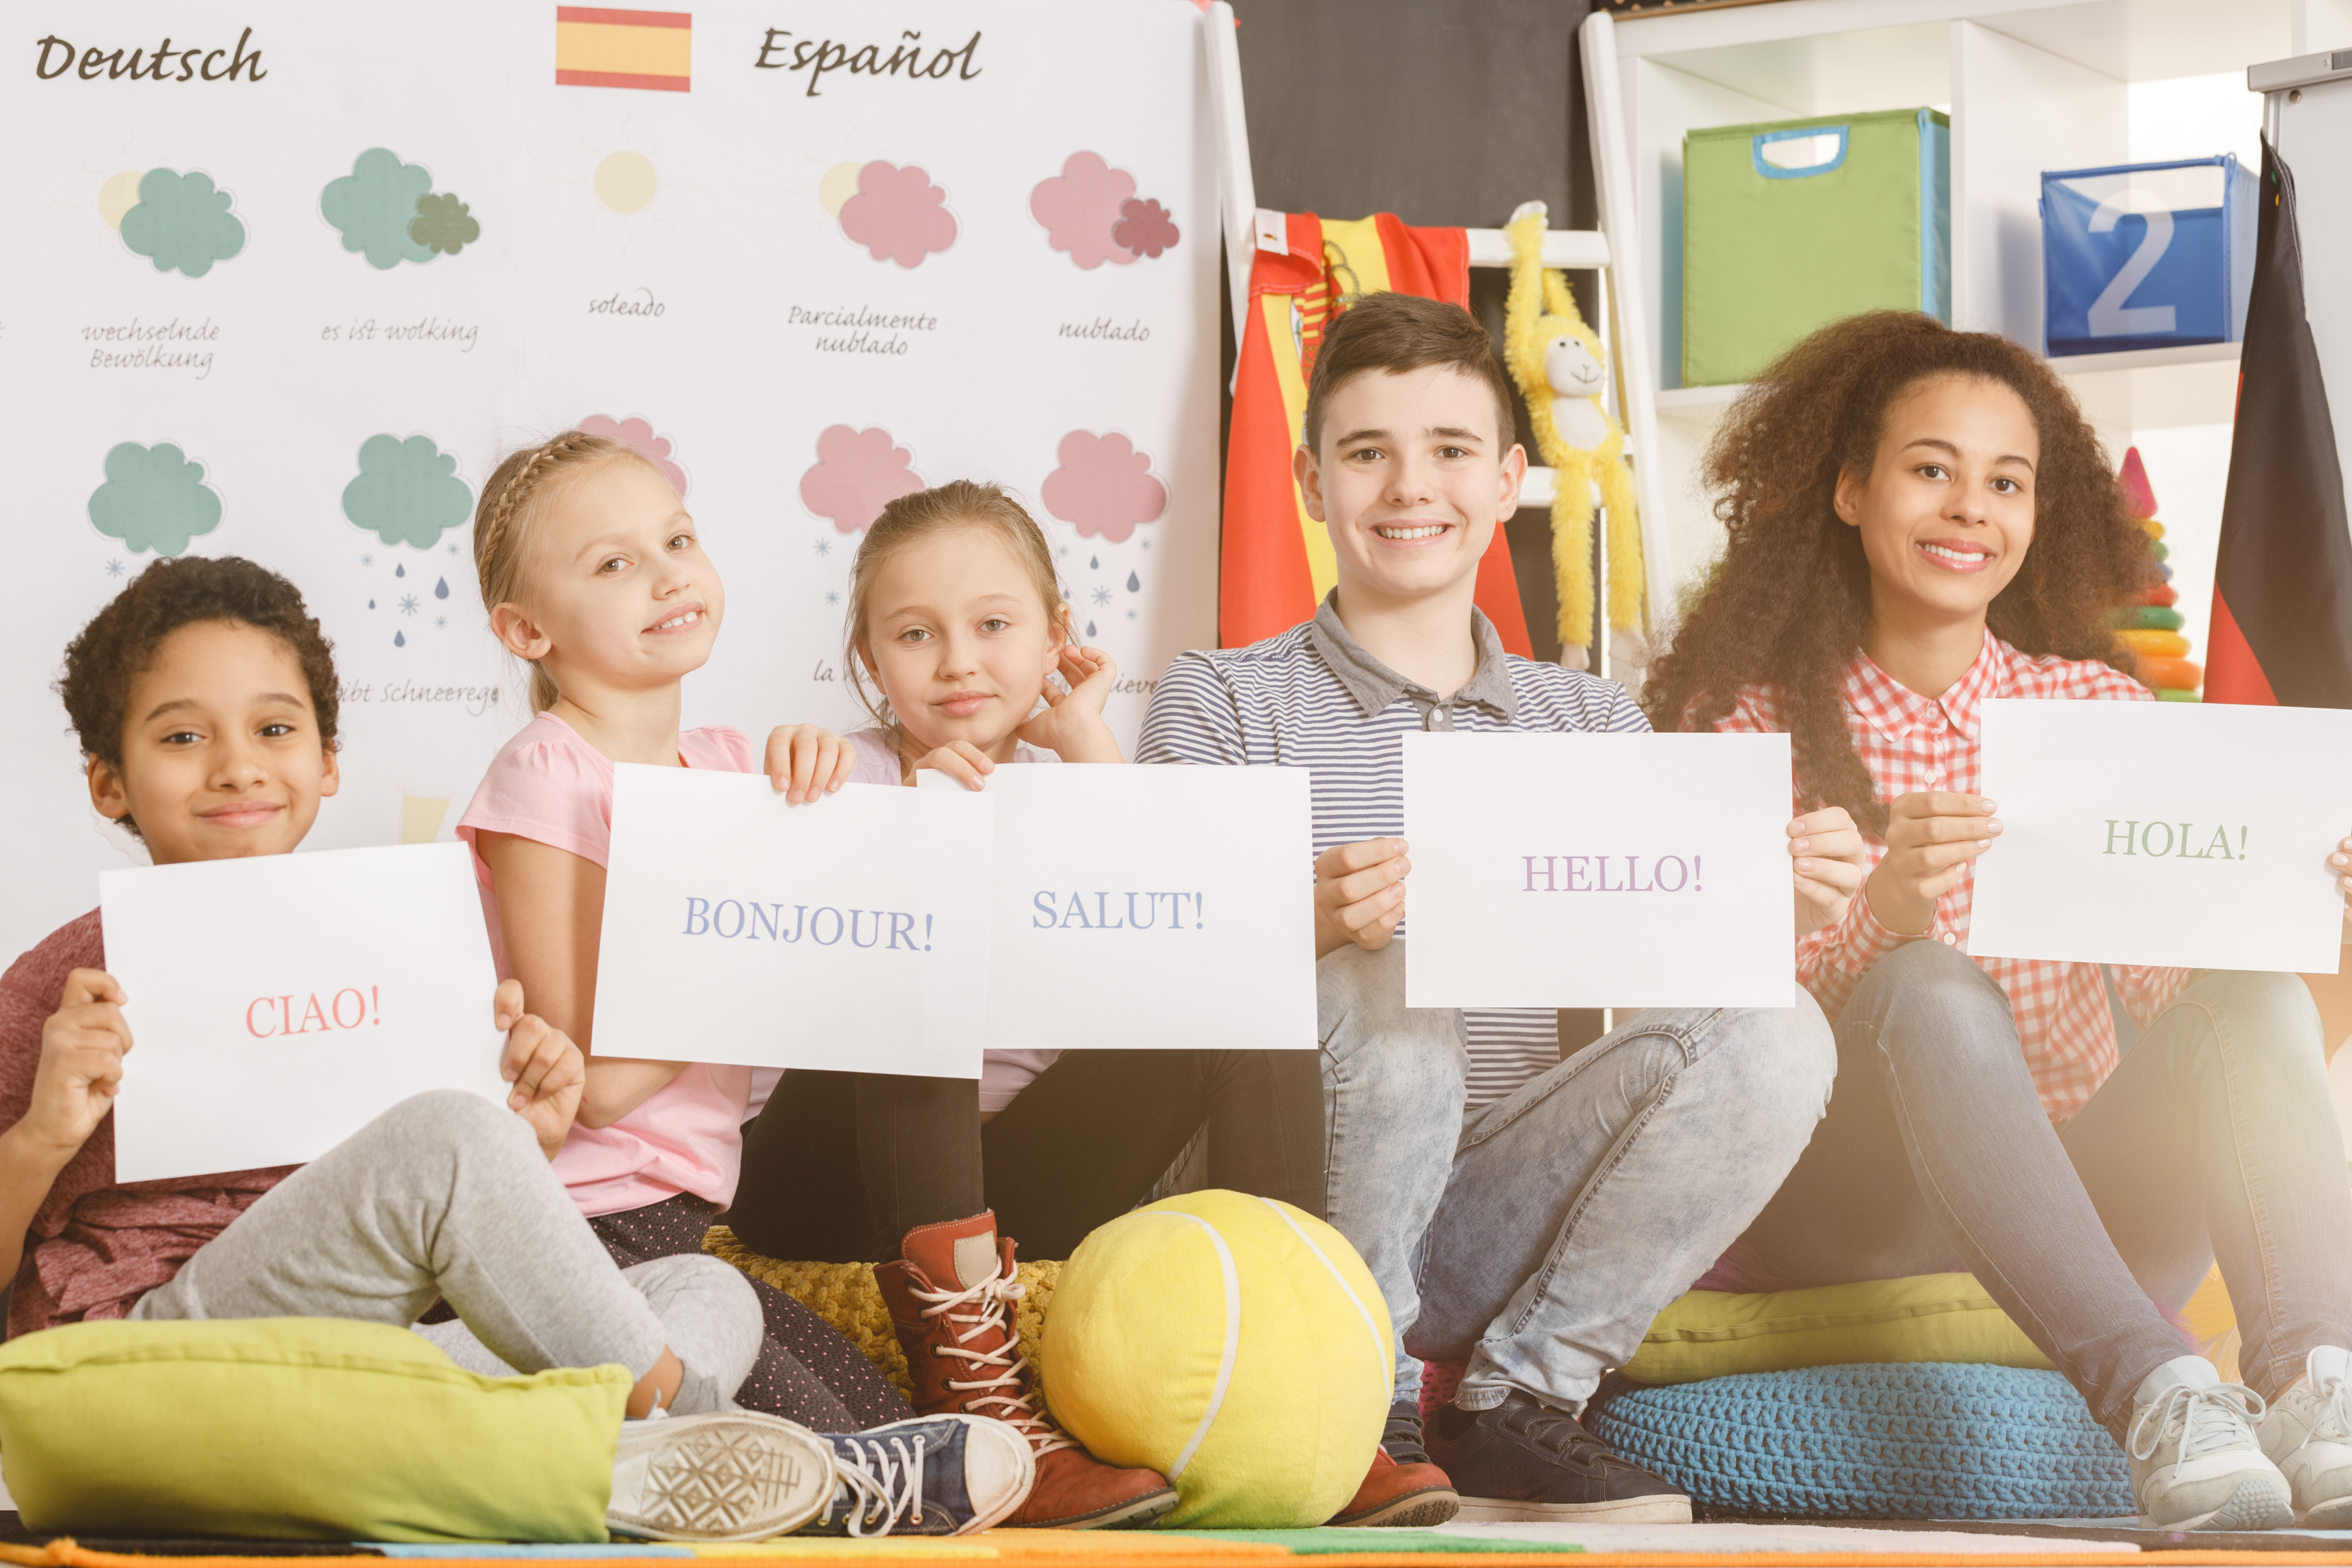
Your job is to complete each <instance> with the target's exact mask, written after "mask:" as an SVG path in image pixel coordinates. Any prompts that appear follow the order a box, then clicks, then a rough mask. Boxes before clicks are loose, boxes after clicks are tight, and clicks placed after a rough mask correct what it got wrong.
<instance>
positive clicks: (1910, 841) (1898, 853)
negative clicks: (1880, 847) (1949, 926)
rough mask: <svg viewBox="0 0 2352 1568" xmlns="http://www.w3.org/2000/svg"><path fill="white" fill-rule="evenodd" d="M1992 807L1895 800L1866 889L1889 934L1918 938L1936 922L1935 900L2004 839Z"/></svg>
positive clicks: (1942, 797) (1938, 795) (1979, 802)
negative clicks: (1880, 853)
mask: <svg viewBox="0 0 2352 1568" xmlns="http://www.w3.org/2000/svg"><path fill="white" fill-rule="evenodd" d="M1992 813H1993V804H1992V802H1990V801H1989V800H1986V799H1984V798H1983V797H1982V796H1980V795H1950V794H1947V793H1944V792H1941V791H1932V792H1927V793H1923V794H1919V795H1897V796H1895V804H1894V805H1893V806H1892V807H1890V808H1889V809H1888V814H1887V819H1886V853H1885V855H1884V856H1882V857H1881V858H1880V859H1879V862H1878V868H1877V869H1876V870H1874V871H1873V872H1871V874H1870V881H1869V883H1868V887H1869V893H1868V897H1869V899H1870V912H1871V913H1872V914H1874V915H1876V916H1877V917H1878V923H1879V924H1881V925H1883V926H1885V928H1886V929H1887V930H1888V931H1895V932H1898V933H1900V934H1902V935H1905V936H1916V935H1917V934H1919V933H1920V932H1921V931H1926V930H1927V927H1928V926H1929V925H1930V924H1932V923H1933V922H1934V921H1935V919H1936V900H1937V899H1940V898H1942V897H1943V896H1944V895H1945V894H1946V893H1948V892H1950V891H1951V890H1952V889H1954V888H1956V887H1958V885H1959V881H1960V879H1961V878H1963V877H1965V876H1967V875H1968V874H1969V863H1970V862H1971V861H1973V860H1974V859H1975V858H1977V857H1978V856H1979V855H1981V854H1983V853H1984V852H1985V851H1986V850H1988V849H1990V848H1991V847H1992V841H1993V840H1994V839H1995V838H1997V837H2000V820H1999V819H1998V818H1996V817H1995V816H1993V814H1992Z"/></svg>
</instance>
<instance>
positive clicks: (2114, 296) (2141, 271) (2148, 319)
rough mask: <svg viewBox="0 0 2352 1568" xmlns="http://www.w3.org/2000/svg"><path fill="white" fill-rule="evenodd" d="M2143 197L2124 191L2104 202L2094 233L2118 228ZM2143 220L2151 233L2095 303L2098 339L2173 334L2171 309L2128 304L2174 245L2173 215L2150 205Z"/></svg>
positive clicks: (2094, 332) (2095, 219) (2094, 220)
mask: <svg viewBox="0 0 2352 1568" xmlns="http://www.w3.org/2000/svg"><path fill="white" fill-rule="evenodd" d="M2139 195H2140V193H2139V192H2138V191H2137V190H2122V191H2118V192H2116V194H2115V195H2111V196H2109V197H2108V198H2107V199H2106V200H2105V201H2103V202H2101V203H2100V204H2099V207H2098V210H2097V211H2096V212H2095V213H2093V214H2092V215H2091V232H2092V233H2093V234H2105V233H2106V232H2108V231H2109V230H2110V229H2112V228H2114V227H2115V226H2116V224H2117V223H2118V222H2120V221H2122V218H2123V216H2124V214H2125V213H2126V211H2129V210H2130V209H2131V208H2132V206H2133V205H2135V201H2136V198H2138V197H2139ZM2139 216H2141V217H2143V218H2146V219H2147V233H2146V234H2144V235H2142V236H2141V237H2140V242H2139V248H2138V249H2137V250H2135V251H2133V252H2132V253H2131V258H2130V259H2129V260H2127V261H2126V262H2125V263H2124V265H2123V270H2122V271H2120V272H2117V273H2116V275H2115V277H2114V279H2111V280H2110V281H2109V282H2108V284H2107V286H2106V287H2105V289H2101V290H2100V292H2099V297H2098V298H2097V299H2095V300H2092V301H2091V309H2090V327H2091V335H2092V336H2093V337H2095V338H2125V337H2132V336H2135V335H2137V334H2138V333H2141V332H2168V331H2172V330H2173V313H2172V307H2171V306H2169V305H2126V304H2125V303H2124V301H2125V300H2128V299H2130V298H2131V295H2132V290H2133V289H2137V288H2138V287H2139V286H2140V284H2141V282H2142V281H2144V280H2145V279H2147V275H2148V274H2149V273H2151V272H2153V271H2155V270H2156V264H2157V263H2158V262H2159V261H2161V260H2163V259H2164V252H2165V250H2166V248H2167V247H2169V246H2170V245H2171V244H2172V215H2171V214H2170V213H2168V212H2166V211H2164V210H2163V209H2162V208H2160V207H2155V206H2153V205H2149V206H2148V207H2147V210H2143V211H2142V212H2141V213H2140V215H2139Z"/></svg>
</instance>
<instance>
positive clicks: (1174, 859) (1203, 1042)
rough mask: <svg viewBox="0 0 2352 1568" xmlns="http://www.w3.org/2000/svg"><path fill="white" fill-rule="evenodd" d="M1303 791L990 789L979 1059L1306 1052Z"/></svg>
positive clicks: (1218, 781)
mask: <svg viewBox="0 0 2352 1568" xmlns="http://www.w3.org/2000/svg"><path fill="white" fill-rule="evenodd" d="M916 779H917V782H918V783H919V784H922V785H923V786H924V787H923V788H922V789H921V790H919V791H918V792H917V793H919V794H925V795H929V794H931V793H934V792H937V793H940V794H947V793H950V792H954V793H959V794H969V793H971V792H970V791H968V790H966V789H965V787H964V786H963V785H962V784H958V783H956V782H955V781H954V780H952V779H950V778H947V777H946V776H945V775H943V774H940V773H934V772H931V771H929V770H926V771H924V772H922V773H918V774H917V775H916ZM1307 785H1308V779H1307V770H1306V769H1304V768H1276V767H1252V768H1199V767H1175V766H1170V767H1108V766H1098V765H1097V766H1087V765H1065V766H1060V767H1043V766H1038V767H1006V768H999V769H997V770H996V771H995V772H994V773H991V774H989V775H988V781H987V790H986V798H987V799H989V800H992V801H993V802H994V803H995V805H996V853H995V868H994V873H993V879H992V890H991V892H990V895H989V899H990V911H989V971H990V983H989V992H988V1043H989V1045H990V1046H992V1047H998V1048H1001V1049H1018V1048H1024V1047H1026V1048H1032V1049H1036V1048H1044V1049H1053V1050H1081V1049H1087V1048H1090V1047H1091V1048H1095V1049H1119V1048H1128V1049H1134V1050H1202V1049H1215V1050H1309V1049H1313V1048H1314V1047H1316V1046H1317V1044H1318V1038H1317V1035H1316V1028H1315V907H1314V893H1315V884H1314V879H1313V877H1312V876H1311V874H1309V872H1308V870H1307V867H1308V866H1309V865H1310V864H1311V863H1312V862H1313V860H1314V850H1315V845H1314V826H1313V812H1314V807H1313V802H1312V799H1311V798H1310V796H1309V794H1308V787H1307ZM844 793H847V792H844Z"/></svg>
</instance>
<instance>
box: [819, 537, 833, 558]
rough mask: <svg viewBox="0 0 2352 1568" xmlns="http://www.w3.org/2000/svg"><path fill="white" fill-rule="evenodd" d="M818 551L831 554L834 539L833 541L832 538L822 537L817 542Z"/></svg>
mask: <svg viewBox="0 0 2352 1568" xmlns="http://www.w3.org/2000/svg"><path fill="white" fill-rule="evenodd" d="M816 552H817V553H818V554H819V555H830V554H832V553H833V541H832V540H830V539H820V540H818V541H817V542H816Z"/></svg>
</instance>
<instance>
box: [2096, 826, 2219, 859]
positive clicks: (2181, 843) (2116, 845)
mask: <svg viewBox="0 0 2352 1568" xmlns="http://www.w3.org/2000/svg"><path fill="white" fill-rule="evenodd" d="M2175 827H2178V828H2179V832H2178V833H2177V834H2176V833H2175V832H2174V831H2173V830H2174V828H2175ZM2232 833H2234V834H2236V835H2237V837H2236V838H2235V840H2234V843H2235V845H2236V847H2235V848H2234V849H2233V848H2232V847H2231V844H2232V842H2233V840H2232V839H2231V834H2232ZM2200 844H2202V845H2203V846H2204V847H2203V848H2202V849H2200V848H2198V847H2196V846H2198V845H2200ZM2099 853H2101V854H2102V855H2131V856H2146V857H2147V858H2149V859H2151V860H2163V859H2173V860H2243V859H2245V858H2247V856H2246V826H2245V824H2243V823H2240V824H2239V825H2238V826H2236V827H2234V828H2231V827H2223V826H2215V827H2211V828H2207V827H2203V826H2199V825H2198V824H2195V823H2189V822H2182V823H2170V822H2149V823H2146V824H2143V823H2141V822H2139V821H2138V820H2137V818H2133V819H2129V820H2126V819H2122V818H2117V817H2113V816H2110V817H2109V818H2107V847H2105V849H2102V850H2101V851H2099Z"/></svg>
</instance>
